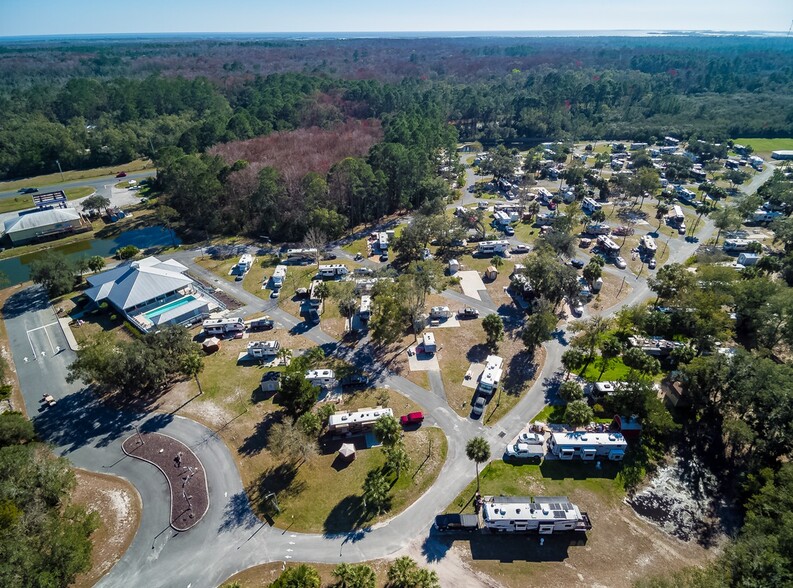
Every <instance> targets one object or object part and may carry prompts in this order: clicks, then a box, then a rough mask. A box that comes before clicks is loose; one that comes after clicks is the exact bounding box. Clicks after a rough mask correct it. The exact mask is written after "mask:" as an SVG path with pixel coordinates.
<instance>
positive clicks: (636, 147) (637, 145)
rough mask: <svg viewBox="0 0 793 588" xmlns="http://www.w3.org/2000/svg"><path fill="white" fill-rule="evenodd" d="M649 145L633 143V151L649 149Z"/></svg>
mask: <svg viewBox="0 0 793 588" xmlns="http://www.w3.org/2000/svg"><path fill="white" fill-rule="evenodd" d="M647 147H649V145H647V143H631V151H640V150H642V149H647Z"/></svg>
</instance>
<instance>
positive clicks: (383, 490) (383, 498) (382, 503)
mask: <svg viewBox="0 0 793 588" xmlns="http://www.w3.org/2000/svg"><path fill="white" fill-rule="evenodd" d="M390 488H391V487H390V485H389V484H388V480H386V478H385V476H384V475H383V473H382V472H381V471H380V470H379V469H376V470H371V471H370V472H369V473H368V474H367V475H366V480H364V483H363V506H364V509H366V510H369V511H371V512H374V513H375V514H380V513H381V512H383V511H384V510H386V504H387V503H388V491H389V490H390Z"/></svg>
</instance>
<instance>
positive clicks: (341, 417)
mask: <svg viewBox="0 0 793 588" xmlns="http://www.w3.org/2000/svg"><path fill="white" fill-rule="evenodd" d="M386 416H390V417H393V416H394V411H393V410H391V409H390V408H383V407H381V406H378V407H377V408H361V409H360V410H356V411H353V412H337V413H335V414H332V415H330V416H329V417H328V431H330V432H331V433H337V434H338V433H359V432H362V431H368V430H370V429H371V428H372V427H374V424H375V423H376V422H377V421H379V420H380V419H381V418H383V417H386Z"/></svg>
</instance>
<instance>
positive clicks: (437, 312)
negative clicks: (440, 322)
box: [430, 306, 452, 319]
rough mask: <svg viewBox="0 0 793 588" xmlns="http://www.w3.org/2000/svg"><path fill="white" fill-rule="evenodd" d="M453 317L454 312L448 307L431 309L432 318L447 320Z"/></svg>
mask: <svg viewBox="0 0 793 588" xmlns="http://www.w3.org/2000/svg"><path fill="white" fill-rule="evenodd" d="M450 316H452V311H451V310H449V307H448V306H433V307H432V308H431V309H430V318H434V319H447V318H449V317H450Z"/></svg>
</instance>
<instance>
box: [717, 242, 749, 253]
mask: <svg viewBox="0 0 793 588" xmlns="http://www.w3.org/2000/svg"><path fill="white" fill-rule="evenodd" d="M749 243H751V241H747V240H746V239H725V240H724V246H723V248H724V251H746V250H747V249H749Z"/></svg>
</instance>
